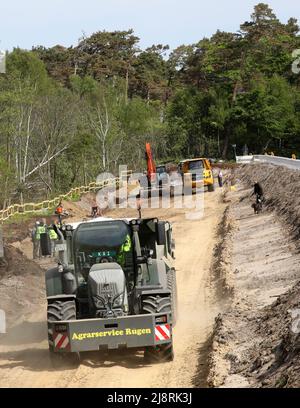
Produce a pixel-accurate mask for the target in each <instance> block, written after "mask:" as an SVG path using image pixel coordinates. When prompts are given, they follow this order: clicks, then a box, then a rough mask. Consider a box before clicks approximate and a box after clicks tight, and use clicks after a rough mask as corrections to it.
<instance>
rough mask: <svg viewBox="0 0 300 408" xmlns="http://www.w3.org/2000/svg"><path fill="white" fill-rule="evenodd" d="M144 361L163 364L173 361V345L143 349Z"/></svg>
mask: <svg viewBox="0 0 300 408" xmlns="http://www.w3.org/2000/svg"><path fill="white" fill-rule="evenodd" d="M144 359H145V360H146V362H149V363H152V362H154V363H155V362H157V363H164V362H167V361H173V360H174V350H173V343H167V344H161V345H158V346H154V347H145V351H144Z"/></svg>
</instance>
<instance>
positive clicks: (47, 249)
mask: <svg viewBox="0 0 300 408" xmlns="http://www.w3.org/2000/svg"><path fill="white" fill-rule="evenodd" d="M40 246H41V254H42V256H50V255H51V242H50V237H49V234H47V233H42V234H40Z"/></svg>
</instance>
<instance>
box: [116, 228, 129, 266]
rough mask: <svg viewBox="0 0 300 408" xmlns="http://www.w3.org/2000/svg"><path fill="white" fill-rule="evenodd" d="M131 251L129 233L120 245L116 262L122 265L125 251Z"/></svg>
mask: <svg viewBox="0 0 300 408" xmlns="http://www.w3.org/2000/svg"><path fill="white" fill-rule="evenodd" d="M130 251H131V238H130V236H129V235H127V236H126V240H125V242H124V244H123V245H122V246H121V249H120V252H119V254H118V263H119V264H121V265H124V263H125V252H130Z"/></svg>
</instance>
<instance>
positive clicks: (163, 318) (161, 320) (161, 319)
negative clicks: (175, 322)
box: [155, 315, 168, 323]
mask: <svg viewBox="0 0 300 408" xmlns="http://www.w3.org/2000/svg"><path fill="white" fill-rule="evenodd" d="M167 321H168V317H167V316H166V315H163V316H158V317H156V318H155V323H167Z"/></svg>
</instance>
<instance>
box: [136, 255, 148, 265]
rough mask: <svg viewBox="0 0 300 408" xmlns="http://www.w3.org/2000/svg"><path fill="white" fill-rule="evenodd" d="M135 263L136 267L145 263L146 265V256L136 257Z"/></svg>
mask: <svg viewBox="0 0 300 408" xmlns="http://www.w3.org/2000/svg"><path fill="white" fill-rule="evenodd" d="M136 263H137V264H138V265H143V264H146V263H147V257H146V256H138V257H137V258H136Z"/></svg>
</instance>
